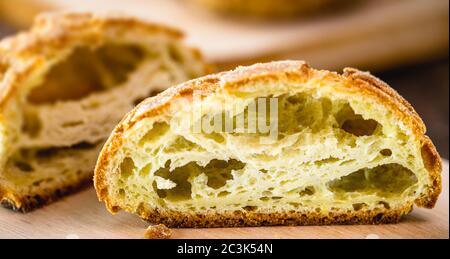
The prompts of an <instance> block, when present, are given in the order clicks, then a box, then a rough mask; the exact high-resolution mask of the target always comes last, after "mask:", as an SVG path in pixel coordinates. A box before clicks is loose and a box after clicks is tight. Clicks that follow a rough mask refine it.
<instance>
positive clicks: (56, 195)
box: [0, 176, 92, 213]
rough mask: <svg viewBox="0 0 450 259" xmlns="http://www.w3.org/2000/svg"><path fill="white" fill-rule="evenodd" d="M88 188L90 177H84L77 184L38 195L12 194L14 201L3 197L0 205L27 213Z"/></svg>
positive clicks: (90, 181) (90, 182)
mask: <svg viewBox="0 0 450 259" xmlns="http://www.w3.org/2000/svg"><path fill="white" fill-rule="evenodd" d="M89 186H92V177H90V176H89V177H86V178H85V179H81V180H80V181H79V182H77V183H71V184H67V185H64V186H61V187H58V188H56V189H51V190H48V191H47V192H42V193H39V194H30V195H22V196H18V194H16V193H14V199H15V201H14V200H11V199H8V198H6V197H3V199H2V200H1V201H0V204H1V205H2V206H3V207H5V208H8V209H11V210H13V211H16V212H22V213H27V212H30V211H32V210H35V209H38V208H41V207H43V206H45V205H47V204H49V203H52V202H55V201H57V200H60V199H61V198H63V197H65V196H67V195H69V194H72V193H76V192H79V191H81V190H83V189H85V188H87V187H89Z"/></svg>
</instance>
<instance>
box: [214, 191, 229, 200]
mask: <svg viewBox="0 0 450 259" xmlns="http://www.w3.org/2000/svg"><path fill="white" fill-rule="evenodd" d="M230 194H231V192H227V191H222V192H219V194H217V197H219V198H223V197H227V196H228V195H230Z"/></svg>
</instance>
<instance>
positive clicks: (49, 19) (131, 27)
mask: <svg viewBox="0 0 450 259" xmlns="http://www.w3.org/2000/svg"><path fill="white" fill-rule="evenodd" d="M131 33H133V35H138V36H139V37H138V38H139V39H141V37H142V36H145V35H152V36H156V35H161V36H164V37H167V38H169V39H174V40H179V39H181V38H182V37H183V34H182V33H181V32H180V31H178V30H176V29H172V28H169V27H166V26H162V25H158V24H152V23H147V22H143V21H141V20H138V19H135V18H130V17H123V16H96V15H93V14H90V13H52V14H44V15H41V16H39V17H38V18H36V20H35V22H34V24H33V26H32V28H31V29H30V30H29V31H27V32H22V33H20V34H18V35H16V36H12V37H9V38H6V39H4V40H2V41H1V42H0V123H1V124H4V123H5V122H4V120H5V118H4V115H3V113H4V110H5V107H6V106H7V104H8V103H9V102H10V101H14V99H15V97H16V96H17V92H18V91H19V90H20V87H22V86H23V85H24V84H25V82H26V80H28V79H29V78H30V75H32V74H33V73H34V72H35V71H37V70H38V69H41V68H42V66H43V65H44V63H45V61H46V60H47V59H52V58H53V57H54V56H55V55H61V52H62V51H66V50H71V49H73V48H75V47H76V46H79V45H85V46H97V45H98V44H102V43H104V42H108V41H109V40H118V41H120V40H122V36H124V37H125V36H126V35H130V34H131ZM192 51H193V53H194V55H195V56H196V57H197V58H198V59H199V60H201V54H200V52H199V51H198V50H195V49H192ZM0 130H1V128H0ZM89 178H90V177H89ZM90 181H92V179H81V180H79V181H78V180H77V182H73V183H70V184H69V185H64V186H62V187H61V188H60V189H58V190H44V191H43V193H40V194H39V195H33V196H32V197H28V196H23V195H22V194H19V193H16V191H15V190H13V189H11V188H9V187H7V186H2V185H1V184H0V201H1V203H2V204H3V205H5V206H8V207H10V208H13V209H15V210H20V211H23V212H25V211H29V210H31V209H34V208H37V207H40V206H42V205H44V204H47V203H49V202H52V201H54V200H56V199H58V198H60V197H62V196H64V195H67V194H69V193H72V192H74V191H76V190H78V189H80V188H81V187H82V186H85V185H86V182H90Z"/></svg>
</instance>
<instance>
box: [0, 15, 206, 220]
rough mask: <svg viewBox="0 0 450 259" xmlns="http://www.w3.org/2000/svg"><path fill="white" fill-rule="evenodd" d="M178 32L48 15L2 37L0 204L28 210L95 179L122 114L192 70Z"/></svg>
mask: <svg viewBox="0 0 450 259" xmlns="http://www.w3.org/2000/svg"><path fill="white" fill-rule="evenodd" d="M182 38H183V37H182V34H181V33H180V32H178V31H176V30H174V29H170V28H167V27H163V26H160V25H155V24H149V23H144V22H141V21H139V20H135V19H132V18H126V17H112V16H111V17H99V16H96V15H92V14H80V13H64V14H48V15H43V16H40V17H39V18H37V20H36V21H35V23H34V25H33V27H32V28H31V30H30V31H28V32H24V33H20V34H18V35H16V36H14V37H12V38H8V39H5V40H3V41H2V42H1V43H0V201H1V202H2V204H3V205H5V206H8V207H11V208H14V209H15V210H20V211H28V210H30V209H32V208H35V207H37V206H40V205H42V204H45V203H48V202H50V201H52V200H54V199H55V198H58V197H61V196H63V195H65V194H67V193H70V192H72V191H75V190H76V189H79V188H80V187H81V186H83V185H84V184H86V183H88V182H90V181H91V179H92V175H93V171H94V167H95V162H96V159H97V156H98V153H99V151H100V149H101V147H102V145H103V144H104V142H105V141H106V139H107V137H108V136H109V134H110V133H111V130H112V129H113V128H114V126H115V125H116V124H117V123H118V122H119V121H120V119H121V118H122V117H123V116H124V115H125V114H126V112H128V111H129V110H131V109H132V108H133V107H134V106H135V104H136V103H139V102H140V101H142V100H143V99H145V98H146V97H148V96H151V95H152V94H153V93H155V92H158V91H162V90H164V89H165V88H167V87H169V86H171V85H173V84H177V83H181V82H184V81H186V80H188V79H191V78H194V77H198V76H200V75H203V74H204V73H205V66H204V64H203V62H202V61H201V57H200V55H199V53H198V51H196V50H193V49H190V48H188V47H186V46H185V45H184V44H183V43H182Z"/></svg>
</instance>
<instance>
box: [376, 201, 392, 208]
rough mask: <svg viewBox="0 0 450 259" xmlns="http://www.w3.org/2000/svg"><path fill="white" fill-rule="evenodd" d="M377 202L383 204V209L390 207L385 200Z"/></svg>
mask: <svg viewBox="0 0 450 259" xmlns="http://www.w3.org/2000/svg"><path fill="white" fill-rule="evenodd" d="M378 204H380V205H383V207H384V208H385V209H390V208H391V205H390V204H389V203H388V202H385V201H379V202H378Z"/></svg>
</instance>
